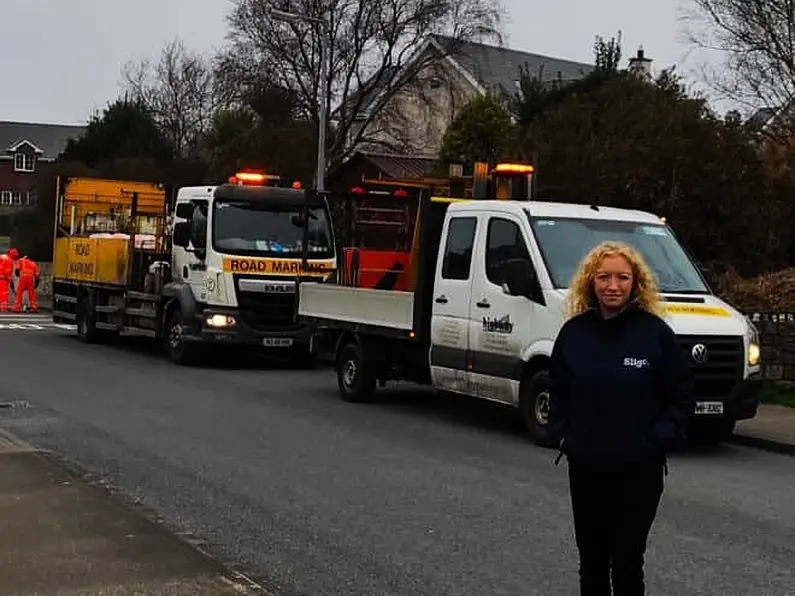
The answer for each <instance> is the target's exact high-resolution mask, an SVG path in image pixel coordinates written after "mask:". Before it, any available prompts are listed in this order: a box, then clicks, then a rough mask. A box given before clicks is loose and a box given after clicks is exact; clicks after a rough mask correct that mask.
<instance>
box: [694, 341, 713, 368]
mask: <svg viewBox="0 0 795 596" xmlns="http://www.w3.org/2000/svg"><path fill="white" fill-rule="evenodd" d="M690 355H691V356H693V360H694V361H695V362H698V363H699V364H704V363H705V362H706V361H707V360H708V359H709V351H707V346H705V345H704V344H696V345H694V346H693V349H692V350H691V351H690Z"/></svg>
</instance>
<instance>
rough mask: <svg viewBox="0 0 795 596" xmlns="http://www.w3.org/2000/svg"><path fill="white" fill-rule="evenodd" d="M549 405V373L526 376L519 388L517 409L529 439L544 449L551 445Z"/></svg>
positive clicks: (543, 372) (540, 372)
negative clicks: (519, 411)
mask: <svg viewBox="0 0 795 596" xmlns="http://www.w3.org/2000/svg"><path fill="white" fill-rule="evenodd" d="M549 405H550V398H549V373H547V371H545V370H540V371H538V372H536V373H534V374H533V375H526V376H525V377H524V378H523V379H522V384H521V386H520V388H519V409H520V410H521V414H522V419H523V420H524V424H525V427H526V428H527V432H528V433H529V434H530V438H531V439H532V440H533V441H535V442H536V443H538V444H539V445H542V446H545V447H548V446H550V445H551V439H550V435H549Z"/></svg>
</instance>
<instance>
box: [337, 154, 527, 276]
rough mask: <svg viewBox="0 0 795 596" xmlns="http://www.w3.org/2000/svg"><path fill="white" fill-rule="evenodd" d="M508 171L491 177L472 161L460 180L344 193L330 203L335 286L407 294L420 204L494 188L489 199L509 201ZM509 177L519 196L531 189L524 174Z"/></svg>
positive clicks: (396, 182)
mask: <svg viewBox="0 0 795 596" xmlns="http://www.w3.org/2000/svg"><path fill="white" fill-rule="evenodd" d="M510 167H511V164H501V165H500V168H501V170H500V174H501V175H500V176H497V177H494V176H492V175H491V173H490V171H489V167H488V164H487V163H484V162H478V163H476V164H475V167H474V171H473V174H472V175H466V176H464V175H457V176H456V175H451V176H449V177H446V178H445V177H432V176H423V177H411V178H398V179H395V178H392V179H386V180H382V179H368V178H365V179H363V180H362V181H361V183H359V184H358V185H357V186H355V187H354V188H352V189H351V190H350V194H347V195H342V196H339V197H337V198H336V199H332V209H333V210H335V211H336V213H335V220H336V223H337V226H336V228H337V229H336V232H337V234H336V235H337V238H338V243H339V246H340V247H341V248H340V253H341V255H340V256H341V260H340V283H341V284H342V285H346V286H354V287H362V288H373V289H381V290H400V291H412V290H413V289H414V287H415V284H416V279H415V275H414V270H413V268H412V262H414V261H415V259H416V254H415V253H416V252H417V251H418V250H419V219H418V217H417V216H418V213H419V207H420V204H421V203H422V201H423V200H424V199H427V198H429V197H432V196H433V197H456V198H460V199H467V198H472V197H473V196H486V194H487V193H488V192H489V189H488V188H487V186H488V185H489V184H492V185H494V188H492V189H491V196H494V197H495V198H497V199H509V198H511V197H512V196H513V195H514V194H516V192H519V191H518V190H516V189H513V188H512V187H511V184H512V182H511V181H512V180H514V179H515V178H516V176H514V177H512V176H510V173H511V172H509V171H507V170H506V168H510ZM516 167H517V168H518V167H519V166H516ZM451 174H452V169H451ZM514 174H516V175H517V176H518V179H520V180H521V184H522V186H521V188H522V190H521V192H522V193H527V192H528V190H527V189H532V179H531V177H526V175H525V174H524V170H521V171H520V170H518V169H517V170H516V172H514ZM525 178H527V179H525ZM516 188H519V187H518V186H517V187H516ZM335 207H336V209H335Z"/></svg>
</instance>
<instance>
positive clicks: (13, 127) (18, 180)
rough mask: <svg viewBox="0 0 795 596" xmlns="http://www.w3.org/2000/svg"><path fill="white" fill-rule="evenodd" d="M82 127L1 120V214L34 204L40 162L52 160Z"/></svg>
mask: <svg viewBox="0 0 795 596" xmlns="http://www.w3.org/2000/svg"><path fill="white" fill-rule="evenodd" d="M84 132H85V127H83V126H69V125H62V124H39V123H29V122H7V121H0V214H3V213H9V212H13V211H14V210H17V209H21V208H23V207H26V206H28V205H33V204H35V203H36V195H35V192H36V174H37V171H38V169H39V166H40V164H42V163H49V162H53V161H55V159H56V158H57V157H58V155H60V153H61V152H62V151H63V150H64V149H65V148H66V143H67V141H68V140H69V139H70V138H78V137H79V136H80V135H82V134H83V133H84Z"/></svg>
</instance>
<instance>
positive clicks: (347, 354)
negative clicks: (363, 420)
mask: <svg viewBox="0 0 795 596" xmlns="http://www.w3.org/2000/svg"><path fill="white" fill-rule="evenodd" d="M375 385H376V378H375V375H374V374H373V371H372V370H368V368H367V366H366V365H365V364H364V358H363V354H362V350H361V349H359V346H357V345H356V344H347V345H346V346H345V347H343V348H342V349H341V350H340V351H339V353H338V354H337V386H338V387H339V391H340V395H341V396H342V399H344V400H345V401H350V402H359V403H362V402H368V401H371V400H372V398H373V394H374V393H375Z"/></svg>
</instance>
